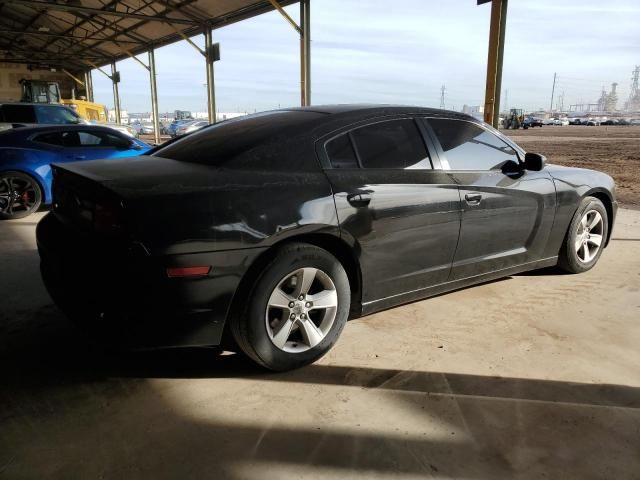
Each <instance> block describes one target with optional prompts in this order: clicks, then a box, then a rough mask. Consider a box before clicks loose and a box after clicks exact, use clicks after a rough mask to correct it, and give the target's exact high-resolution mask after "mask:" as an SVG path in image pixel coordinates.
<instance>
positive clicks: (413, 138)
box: [351, 119, 432, 169]
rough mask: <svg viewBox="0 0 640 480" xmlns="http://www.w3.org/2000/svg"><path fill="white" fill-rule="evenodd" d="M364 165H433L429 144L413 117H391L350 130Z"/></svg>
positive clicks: (415, 166)
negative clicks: (392, 118) (390, 118)
mask: <svg viewBox="0 0 640 480" xmlns="http://www.w3.org/2000/svg"><path fill="white" fill-rule="evenodd" d="M351 135H352V138H353V141H354V143H355V147H356V151H357V154H358V157H359V158H360V163H361V165H362V167H363V168H390V169H431V168H432V166H431V160H430V159H429V153H428V152H427V147H426V146H425V144H424V140H423V139H422V135H421V133H420V130H419V129H418V126H417V125H416V122H415V121H414V120H412V119H398V120H388V121H385V122H379V123H374V124H372V125H367V126H364V127H360V128H357V129H355V130H353V131H352V132H351Z"/></svg>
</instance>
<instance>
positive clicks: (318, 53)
mask: <svg viewBox="0 0 640 480" xmlns="http://www.w3.org/2000/svg"><path fill="white" fill-rule="evenodd" d="M490 9H491V6H490V4H486V5H481V6H477V5H476V0H448V1H446V0H394V1H393V2H389V1H388V0H311V90H312V91H311V101H312V103H313V104H317V105H318V104H328V103H394V104H407V105H420V106H432V107H439V106H440V89H441V87H442V85H445V89H446V90H445V106H446V108H450V109H454V110H460V109H462V106H463V105H464V104H467V105H482V104H483V102H484V88H485V76H486V61H487V42H488V36H489V19H490V18H489V17H490ZM286 10H287V12H288V13H289V14H290V15H291V16H292V17H293V18H294V19H295V20H298V17H299V7H298V5H297V4H295V5H292V6H290V7H287V9H286ZM507 18H508V20H507V29H506V46H505V52H504V67H503V68H504V69H503V82H502V85H503V89H502V92H503V93H502V95H503V101H502V104H503V106H506V107H509V108H511V107H513V108H515V107H518V108H525V109H527V110H535V109H538V108H548V107H549V104H550V100H551V90H552V85H553V76H554V73H557V82H556V90H555V101H554V108H555V107H556V106H557V103H558V101H559V99H560V96H561V95H562V94H563V93H564V97H563V103H564V106H565V108H566V107H567V106H568V105H570V104H575V103H595V102H596V101H597V99H598V98H599V96H600V92H601V90H602V87H603V86H604V87H605V88H606V89H607V90H609V89H610V84H611V83H612V82H618V83H619V85H618V90H617V91H618V98H619V101H618V106H619V107H622V105H623V104H624V101H625V100H626V98H627V96H628V94H629V89H630V84H631V73H632V70H633V68H634V66H635V65H640V0H606V1H603V0H511V1H510V2H509V11H508V17H507ZM213 36H214V41H215V42H219V43H220V50H221V60H220V61H219V62H216V63H215V87H216V102H217V110H218V112H254V111H262V110H269V109H274V108H278V107H287V106H297V105H299V103H300V93H299V86H300V78H299V76H300V67H299V41H298V36H297V33H296V32H295V31H294V30H293V28H292V27H291V25H289V24H288V23H287V22H286V21H285V20H284V19H283V18H282V17H281V16H280V15H279V14H278V13H277V12H270V13H266V14H263V15H260V16H258V17H255V18H252V19H249V20H246V21H243V22H240V23H236V24H233V25H229V26H226V27H223V28H220V29H217V30H214V32H213ZM194 41H195V42H196V43H198V44H199V45H201V46H202V45H204V38H203V37H202V36H196V37H194ZM139 58H141V59H142V60H144V61H145V62H146V60H147V59H146V56H144V55H142V56H140V57H139ZM117 68H118V70H119V71H120V72H121V83H120V96H121V107H122V108H123V109H125V110H128V111H129V112H148V111H150V110H151V97H150V94H149V75H148V73H147V71H146V70H145V69H143V68H142V67H141V66H140V65H139V64H138V63H136V62H135V61H134V60H132V59H128V60H124V61H122V62H118V64H117ZM156 68H157V82H158V97H159V108H160V111H161V112H167V111H173V110H176V109H181V110H191V111H206V90H205V87H204V85H203V84H204V82H205V81H206V76H205V75H206V73H205V63H204V59H203V57H202V56H201V55H200V53H198V52H197V51H196V50H195V49H194V48H193V47H192V46H190V45H189V44H187V43H186V42H185V41H181V42H178V43H175V44H173V45H169V46H166V47H163V48H160V49H158V50H157V51H156ZM93 82H94V92H95V98H96V101H98V102H101V103H104V104H106V105H107V106H109V107H111V106H113V95H112V88H111V82H110V80H109V79H107V78H106V77H105V76H104V75H102V74H101V73H99V72H96V71H94V72H93ZM505 97H506V98H505ZM505 100H506V105H505Z"/></svg>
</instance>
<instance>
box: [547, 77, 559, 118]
mask: <svg viewBox="0 0 640 480" xmlns="http://www.w3.org/2000/svg"><path fill="white" fill-rule="evenodd" d="M556 78H557V74H556V72H553V87H551V105H550V106H549V113H551V112H553V94H554V93H555V91H556Z"/></svg>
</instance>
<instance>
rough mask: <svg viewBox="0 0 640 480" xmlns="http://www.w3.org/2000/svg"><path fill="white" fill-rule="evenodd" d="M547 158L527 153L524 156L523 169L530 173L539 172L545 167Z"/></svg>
mask: <svg viewBox="0 0 640 480" xmlns="http://www.w3.org/2000/svg"><path fill="white" fill-rule="evenodd" d="M546 162H547V158H546V157H545V156H544V155H540V154H539V153H527V154H525V156H524V168H525V169H527V170H530V171H532V172H539V171H540V170H542V169H543V168H544V166H545V163H546Z"/></svg>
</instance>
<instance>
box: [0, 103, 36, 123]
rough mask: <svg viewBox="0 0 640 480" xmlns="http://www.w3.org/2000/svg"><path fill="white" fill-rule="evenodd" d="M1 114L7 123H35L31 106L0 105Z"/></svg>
mask: <svg viewBox="0 0 640 480" xmlns="http://www.w3.org/2000/svg"><path fill="white" fill-rule="evenodd" d="M2 114H3V117H4V121H5V122H7V123H36V116H35V113H34V111H33V106H31V105H11V104H5V105H2Z"/></svg>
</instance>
